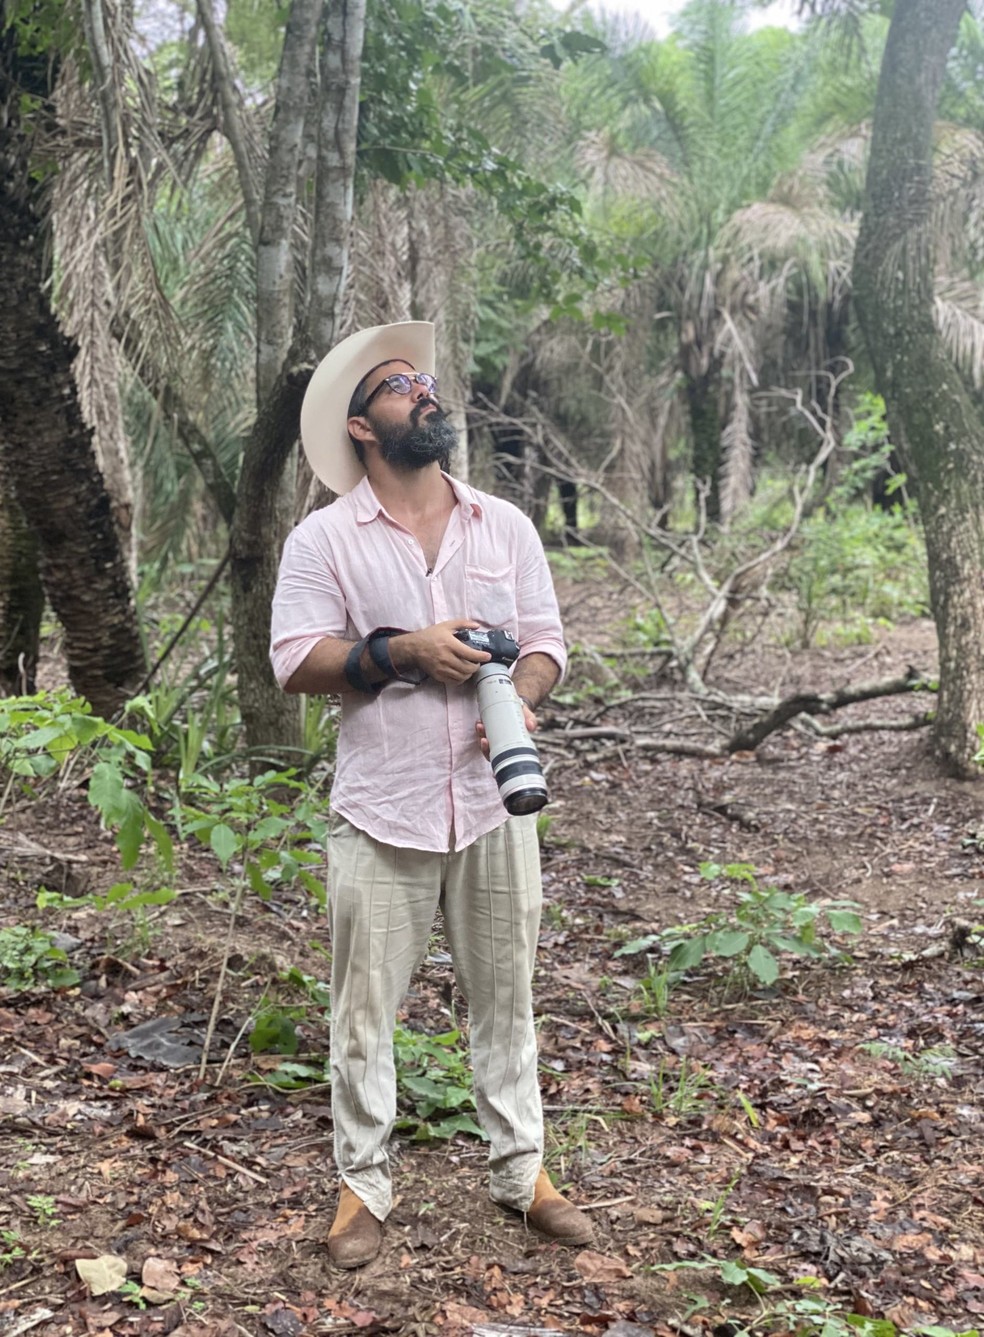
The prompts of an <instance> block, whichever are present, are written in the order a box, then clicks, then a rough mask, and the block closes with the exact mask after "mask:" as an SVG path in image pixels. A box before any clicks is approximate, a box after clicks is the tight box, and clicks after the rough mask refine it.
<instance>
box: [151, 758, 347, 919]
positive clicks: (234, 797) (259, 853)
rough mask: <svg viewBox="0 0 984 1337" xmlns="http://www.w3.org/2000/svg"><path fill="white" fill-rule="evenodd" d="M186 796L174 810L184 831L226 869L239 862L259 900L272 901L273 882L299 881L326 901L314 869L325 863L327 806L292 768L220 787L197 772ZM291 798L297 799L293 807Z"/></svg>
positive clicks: (320, 900)
mask: <svg viewBox="0 0 984 1337" xmlns="http://www.w3.org/2000/svg"><path fill="white" fill-rule="evenodd" d="M183 793H184V797H183V798H182V799H178V800H176V801H175V804H174V813H173V815H174V822H175V826H176V827H177V829H178V830H179V831H180V833H181V834H182V836H192V835H193V836H194V837H195V838H196V839H197V840H199V841H200V842H201V844H202V845H204V846H205V847H206V848H208V849H210V850H211V851H212V853H213V854H214V855H215V857H216V858H217V859H218V861H219V863H220V864H221V865H222V867H223V869H228V868H229V867H230V865H231V864H232V863H233V862H236V863H238V864H240V865H241V868H242V876H243V877H244V878H245V879H246V881H247V883H248V884H249V886H250V887H251V888H252V889H253V891H255V892H256V894H257V895H258V896H259V897H260V898H261V900H264V901H268V900H270V898H271V897H272V895H273V892H274V889H275V888H277V887H289V886H293V885H294V884H295V883H299V884H300V885H301V886H303V887H304V888H305V889H306V890H307V891H308V893H309V894H310V895H311V896H312V897H313V898H314V900H315V901H316V903H317V904H318V905H319V906H324V904H325V894H326V893H325V886H324V880H323V878H322V877H321V876H318V875H316V874H315V873H314V872H312V868H313V867H320V866H321V864H322V863H323V862H324V854H323V851H324V847H325V841H326V839H327V824H326V821H325V817H324V813H323V807H324V803H323V800H322V801H320V802H319V797H318V795H317V794H316V792H314V791H312V790H310V789H309V788H308V787H307V786H306V785H304V784H303V783H302V782H301V781H299V780H297V779H296V778H295V775H294V772H293V771H266V772H265V773H264V774H263V775H260V776H257V778H256V779H255V780H246V779H235V778H233V779H230V780H228V781H226V782H225V783H224V784H219V783H218V782H217V781H215V780H212V779H211V778H209V777H208V776H203V775H196V776H192V777H191V778H190V779H189V781H188V783H187V785H186V786H185V789H184V791H183ZM288 797H292V798H294V799H295V800H296V801H295V802H294V803H293V804H291V803H289V802H287V801H286V800H287V798H288ZM188 799H193V800H194V802H188V801H187V800H188Z"/></svg>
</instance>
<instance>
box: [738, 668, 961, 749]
mask: <svg viewBox="0 0 984 1337" xmlns="http://www.w3.org/2000/svg"><path fill="white" fill-rule="evenodd" d="M935 691H936V684H935V683H934V682H933V681H932V680H931V679H930V678H926V677H924V676H923V675H922V674H920V673H916V672H914V671H913V670H911V669H910V670H909V672H908V673H907V674H906V675H905V677H904V678H888V679H882V680H881V681H880V682H865V683H859V684H858V685H857V686H856V687H840V688H838V689H837V691H835V692H823V693H818V692H796V693H794V694H793V695H792V696H787V697H786V698H785V700H783V701H780V702H779V704H778V705H777V706H776V707H775V708H774V709H773V710H771V711H770V712H769V713H768V714H767V715H765V716H764V717H763V718H762V719H760V720H756V722H755V723H754V724H752V725H750V726H749V727H748V728H746V729H739V731H738V732H737V733H736V734H733V735H732V737H731V738H730V740H729V741H728V748H727V750H728V751H729V752H754V751H755V749H756V748H757V747H758V746H759V744H760V743H762V742H763V741H764V740H765V739H766V738H768V736H769V734H772V733H775V732H776V730H777V729H781V728H782V727H783V725H785V724H788V723H789V721H790V720H792V719H795V718H796V716H797V715H829V714H830V713H831V712H832V711H835V710H840V708H841V707H842V706H850V705H853V704H854V703H855V702H857V701H873V700H875V699H876V698H878V697H882V696H900V695H901V694H902V693H904V692H935Z"/></svg>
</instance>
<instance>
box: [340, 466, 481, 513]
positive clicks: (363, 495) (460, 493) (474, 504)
mask: <svg viewBox="0 0 984 1337" xmlns="http://www.w3.org/2000/svg"><path fill="white" fill-rule="evenodd" d="M442 476H443V477H444V478H446V479H447V480H448V482H449V483H450V484H451V491H452V492H453V493H454V495H455V499H456V500H457V503H458V510H459V511H460V512H461V516H462V519H463V520H469V519H471V518H472V517H473V516H474V517H475V518H476V519H479V520H480V519H481V518H482V503H481V502H480V501H479V494H478V493H477V492H476V491H475V489H474V488H473V487H469V486H468V484H467V483H463V482H462V481H461V479H460V478H452V477H451V475H450V474H442ZM348 495H349V496H350V497H351V498H352V504H353V506H354V507H355V518H356V521H357V523H358V524H360V525H364V524H368V523H369V521H370V520H375V519H376V517H377V516H378V515H386V514H388V512H387V510H386V507H385V506H384V505H383V503H382V502H381V501H380V500H379V498H378V497H377V496H376V494H375V492H373V490H372V486H371V484H370V482H369V475H368V474H366V476H365V477H364V478H362V479H360V480H359V482H358V483H356V485H355V487H354V488H353V489H352V491H351V492H350V493H349V494H348Z"/></svg>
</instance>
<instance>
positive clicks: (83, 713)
mask: <svg viewBox="0 0 984 1337" xmlns="http://www.w3.org/2000/svg"><path fill="white" fill-rule="evenodd" d="M97 743H106V744H109V745H111V746H112V747H113V750H114V751H115V752H116V753H117V754H118V755H125V756H127V757H129V758H131V759H132V760H133V761H134V762H135V763H136V764H137V765H138V766H140V767H141V768H142V769H144V770H146V769H147V767H148V765H149V761H148V757H147V753H148V752H149V750H150V742H149V740H148V739H147V738H146V737H144V736H143V735H142V734H137V733H134V732H132V730H129V729H119V728H117V727H116V726H115V725H112V724H107V722H106V721H105V720H102V719H100V718H99V716H98V715H93V714H92V708H91V706H90V705H89V703H88V702H87V701H84V700H83V699H82V698H81V697H77V696H72V694H71V693H70V692H69V691H68V690H67V689H66V688H59V689H58V690H57V691H54V692H37V693H35V695H34V696H7V697H0V774H2V773H3V772H6V773H7V774H8V775H9V776H19V777H23V778H24V779H25V780H28V781H30V780H44V779H47V777H49V776H51V775H54V774H56V773H57V772H58V771H59V770H61V768H62V767H64V765H65V763H66V762H67V761H68V760H69V758H70V757H71V756H72V754H73V753H74V752H76V751H77V750H78V749H79V748H84V747H90V746H92V745H94V744H97Z"/></svg>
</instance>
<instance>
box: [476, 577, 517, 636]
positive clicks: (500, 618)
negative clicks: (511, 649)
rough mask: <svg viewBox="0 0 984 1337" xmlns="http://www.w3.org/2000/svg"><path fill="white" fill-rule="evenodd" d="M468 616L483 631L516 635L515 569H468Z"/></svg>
mask: <svg viewBox="0 0 984 1337" xmlns="http://www.w3.org/2000/svg"><path fill="white" fill-rule="evenodd" d="M465 598H466V602H467V606H468V607H467V611H468V616H469V617H470V618H473V619H474V620H475V621H476V622H480V623H481V624H482V626H483V627H487V628H492V627H503V628H504V629H505V630H506V631H511V632H512V633H513V634H515V632H516V576H515V573H514V572H513V570H512V568H511V567H503V568H502V570H492V569H491V568H489V567H482V566H466V567H465Z"/></svg>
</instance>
